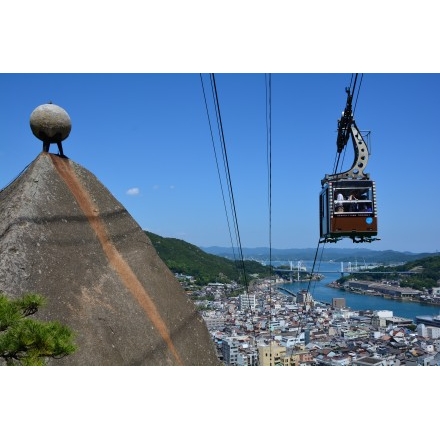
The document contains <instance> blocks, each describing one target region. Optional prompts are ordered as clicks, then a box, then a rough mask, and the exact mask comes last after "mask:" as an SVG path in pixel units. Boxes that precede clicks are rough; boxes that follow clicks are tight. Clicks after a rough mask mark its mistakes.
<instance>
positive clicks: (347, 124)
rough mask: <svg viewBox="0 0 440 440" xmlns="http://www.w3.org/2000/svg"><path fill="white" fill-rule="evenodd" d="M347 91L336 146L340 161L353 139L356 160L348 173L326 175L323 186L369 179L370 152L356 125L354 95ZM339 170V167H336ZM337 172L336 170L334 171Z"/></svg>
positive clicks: (339, 121)
mask: <svg viewBox="0 0 440 440" xmlns="http://www.w3.org/2000/svg"><path fill="white" fill-rule="evenodd" d="M345 91H346V93H347V95H348V96H347V103H346V105H345V110H344V112H343V113H342V117H341V119H339V120H338V137H337V139H336V146H337V152H338V155H339V156H338V161H339V157H340V154H341V152H342V151H343V150H344V148H345V147H346V145H347V143H348V140H349V139H350V137H351V140H352V142H353V149H354V159H353V164H352V166H351V168H350V169H349V170H347V171H343V172H339V173H334V174H330V175H328V174H326V176H325V178H324V179H322V181H321V184H322V185H324V183H325V182H328V181H331V180H338V179H369V178H370V176H369V174H365V173H364V169H365V168H366V166H367V164H368V159H369V155H370V154H369V151H368V147H367V144H366V143H365V141H364V138H363V137H362V135H361V132H360V130H359V129H358V127H357V125H356V121H355V119H354V116H353V110H352V101H353V94H352V93H351V92H350V88H349V87H346V88H345ZM335 168H337V166H336V167H335ZM334 171H335V170H334Z"/></svg>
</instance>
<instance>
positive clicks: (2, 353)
mask: <svg viewBox="0 0 440 440" xmlns="http://www.w3.org/2000/svg"><path fill="white" fill-rule="evenodd" d="M44 305H45V299H44V298H43V297H42V296H41V295H39V294H36V293H28V294H26V295H24V296H23V297H22V298H19V299H9V298H7V297H6V296H5V295H4V294H3V293H2V292H0V365H1V364H3V365H45V364H46V358H61V357H64V356H67V355H69V354H72V353H73V352H74V351H75V345H74V344H73V342H72V339H73V333H72V331H71V330H70V329H69V328H68V327H66V326H64V325H62V324H60V323H59V322H42V321H37V320H35V319H32V318H29V316H31V315H33V314H35V313H36V312H37V311H38V309H39V308H40V307H42V306H44Z"/></svg>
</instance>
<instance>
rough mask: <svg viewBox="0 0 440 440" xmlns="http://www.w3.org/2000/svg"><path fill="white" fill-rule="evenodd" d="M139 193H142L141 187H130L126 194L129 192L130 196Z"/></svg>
mask: <svg viewBox="0 0 440 440" xmlns="http://www.w3.org/2000/svg"><path fill="white" fill-rule="evenodd" d="M139 193H140V190H139V188H130V189H128V190H127V192H126V194H128V195H129V196H137V195H139Z"/></svg>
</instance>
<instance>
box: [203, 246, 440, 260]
mask: <svg viewBox="0 0 440 440" xmlns="http://www.w3.org/2000/svg"><path fill="white" fill-rule="evenodd" d="M201 249H202V250H204V251H205V252H207V253H209V254H213V255H218V256H221V257H224V258H229V259H232V258H233V252H232V249H231V248H227V247H219V246H210V247H202V248H201ZM242 251H243V255H244V258H245V259H251V260H256V261H259V262H265V264H267V263H268V262H269V255H271V261H295V260H309V261H310V260H312V261H313V260H314V259H315V253H316V249H312V248H305V249H271V250H270V249H269V248H268V247H258V248H243V250H242ZM269 251H270V253H269ZM236 254H237V252H236ZM435 255H438V254H432V253H420V254H416V253H411V252H397V251H392V250H386V251H374V250H370V249H365V248H357V249H331V248H326V249H324V252H323V253H322V260H324V261H329V260H334V261H336V262H339V261H344V262H345V261H355V260H358V261H359V262H364V261H365V262H366V263H378V264H394V263H405V262H409V261H414V260H417V259H420V258H425V257H430V256H435Z"/></svg>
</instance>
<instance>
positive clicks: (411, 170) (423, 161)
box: [0, 73, 440, 252]
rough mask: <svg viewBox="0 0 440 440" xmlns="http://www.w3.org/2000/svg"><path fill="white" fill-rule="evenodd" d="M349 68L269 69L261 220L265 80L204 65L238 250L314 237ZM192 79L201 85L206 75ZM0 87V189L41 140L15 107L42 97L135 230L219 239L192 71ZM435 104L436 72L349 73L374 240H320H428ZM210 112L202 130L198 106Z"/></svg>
mask: <svg viewBox="0 0 440 440" xmlns="http://www.w3.org/2000/svg"><path fill="white" fill-rule="evenodd" d="M351 75H352V74H351V73H328V74H327V73H311V74H308V73H292V74H289V73H273V74H271V82H272V97H271V99H272V108H271V110H272V149H271V152H272V156H271V157H272V168H271V175H272V192H271V197H272V199H271V202H272V203H271V206H272V211H271V228H270V229H269V208H268V206H269V204H268V200H269V187H268V176H269V174H268V173H269V168H268V160H267V159H268V157H267V153H268V150H267V131H266V79H267V77H266V76H265V74H264V73H249V74H245V73H219V74H216V75H215V79H216V85H217V92H218V97H219V104H220V112H221V117H222V124H223V131H224V136H225V145H226V152H227V156H228V164H229V169H230V176H231V183H232V190H233V194H234V200H235V207H236V214H237V221H238V230H239V233H240V238H241V244H242V246H243V247H258V246H269V243H270V241H269V239H270V240H271V243H272V247H273V248H305V247H312V248H314V247H316V245H317V243H318V239H319V223H318V196H319V192H320V190H321V183H320V182H321V179H322V178H323V177H324V175H325V174H328V173H331V172H332V170H333V164H334V159H335V154H336V127H337V119H338V118H339V117H340V115H341V112H342V111H343V109H344V107H345V102H346V94H345V87H347V86H349V85H350V80H351ZM202 78H203V80H204V86H205V92H207V93H208V94H209V93H210V90H209V75H208V74H207V73H204V74H203V75H202ZM0 96H1V97H2V98H1V100H2V105H1V107H0V121H1V122H0V124H1V131H2V134H3V136H2V141H1V146H0V187H2V188H3V187H4V186H6V185H7V184H8V183H9V182H10V181H11V180H12V179H14V178H15V176H16V175H17V174H18V173H19V172H20V171H21V170H22V169H23V168H24V167H25V166H26V165H27V164H29V163H30V162H31V161H32V160H33V159H35V157H36V156H37V155H38V154H39V153H40V151H41V150H42V143H41V142H40V141H39V140H38V139H37V138H35V137H34V136H33V134H32V132H31V130H30V127H29V117H30V114H31V112H32V111H33V110H34V109H35V108H36V107H37V106H38V105H40V104H44V103H47V102H48V101H52V102H53V103H55V104H57V105H59V106H61V107H62V108H64V109H65V110H66V111H67V112H68V113H69V115H70V118H71V120H72V131H71V134H70V136H69V137H68V138H67V139H66V140H65V141H64V142H63V146H64V151H65V154H66V155H67V156H68V157H69V158H70V159H72V160H73V161H75V162H77V163H79V164H80V165H82V166H84V167H85V168H87V169H88V170H89V171H91V172H92V173H94V174H95V175H96V176H97V177H98V179H99V180H100V181H101V182H102V183H103V184H104V185H105V186H106V187H107V188H108V189H109V190H110V191H111V193H112V194H113V195H114V196H115V197H116V198H117V199H118V200H119V201H120V202H121V203H122V204H123V205H124V206H125V207H126V209H127V210H128V211H129V212H130V214H131V215H132V216H133V217H134V219H135V220H136V221H137V222H138V223H139V225H140V226H141V227H142V229H144V230H148V231H151V232H154V233H156V234H159V235H161V236H164V237H175V238H180V239H183V240H185V241H187V242H189V243H192V244H195V245H197V246H231V240H230V235H229V230H228V222H227V219H226V212H225V207H224V204H223V198H222V193H221V190H220V180H219V175H218V172H217V168H216V161H215V154H214V147H213V143H212V140H211V134H210V129H209V123H208V116H207V112H206V109H205V103H204V96H203V90H202V86H201V78H200V74H199V73H168V74H159V73H150V74H140V73H131V74H109V73H103V74H79V73H78V74H66V73H61V74H42V73H41V74H30V73H27V74H1V75H0ZM209 99H210V97H209V95H208V100H209ZM438 102H440V75H439V74H432V73H428V74H403V73H397V74H391V73H384V74H376V73H367V74H364V75H363V77H362V83H361V87H360V93H359V97H358V100H357V105H356V109H355V119H356V122H357V124H358V127H359V128H360V129H361V130H370V131H371V137H370V152H371V156H370V160H369V163H368V166H367V168H366V171H367V172H369V173H370V177H371V179H373V180H375V181H376V185H377V196H378V208H379V236H380V238H381V240H380V241H377V242H374V243H371V244H362V245H357V244H356V245H354V244H353V243H352V242H351V240H349V239H344V240H342V241H341V242H339V243H338V244H330V245H328V246H334V247H353V246H363V247H368V248H370V249H374V250H385V249H393V250H398V251H411V252H436V251H437V250H438V249H440V226H439V225H440V222H439V221H438V219H439V217H440V208H439V204H438V202H437V199H438V197H437V188H438V185H437V183H436V180H435V176H437V175H438V161H439V159H440V152H439V143H438V133H437V131H438V117H439V111H438ZM210 117H211V124H213V127H214V129H215V121H214V120H213V119H212V118H213V113H212V109H210ZM216 136H217V135H216V134H215V133H214V142H215V145H216V147H215V148H216V154H217V157H218V159H219V161H220V163H219V165H220V167H223V165H222V163H221V150H220V143H219V139H218V137H216ZM346 150H347V153H346V155H347V156H346V158H345V162H344V164H346V166H343V167H342V168H343V169H348V168H349V167H350V165H351V163H352V162H351V160H350V159H349V154H350V153H352V147H351V143H349V144H348V146H347V148H346ZM56 151H57V148H56V145H53V146H51V152H56ZM222 172H223V171H222ZM223 185H225V183H224V182H223ZM223 190H224V191H225V193H224V194H225V197H227V187H225V186H223ZM228 203H229V202H228ZM228 215H230V212H229V214H228ZM230 219H231V217H230ZM230 221H231V220H230Z"/></svg>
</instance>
